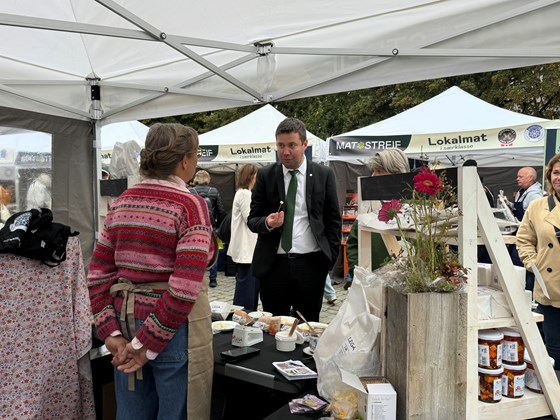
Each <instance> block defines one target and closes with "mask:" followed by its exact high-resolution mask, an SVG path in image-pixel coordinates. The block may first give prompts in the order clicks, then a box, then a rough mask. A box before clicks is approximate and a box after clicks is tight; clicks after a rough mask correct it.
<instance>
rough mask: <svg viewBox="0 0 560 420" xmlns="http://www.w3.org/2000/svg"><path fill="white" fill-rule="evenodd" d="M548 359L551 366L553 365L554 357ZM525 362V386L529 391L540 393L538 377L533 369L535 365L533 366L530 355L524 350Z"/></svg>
mask: <svg viewBox="0 0 560 420" xmlns="http://www.w3.org/2000/svg"><path fill="white" fill-rule="evenodd" d="M549 359H550V363H551V364H552V366H554V359H553V358H552V357H549ZM525 363H527V371H526V372H525V387H526V388H527V389H530V390H531V391H534V392H538V393H539V394H542V393H543V390H542V388H541V384H540V382H539V378H537V372H536V371H535V367H534V366H533V362H532V361H531V357H530V356H529V353H528V352H527V351H525Z"/></svg>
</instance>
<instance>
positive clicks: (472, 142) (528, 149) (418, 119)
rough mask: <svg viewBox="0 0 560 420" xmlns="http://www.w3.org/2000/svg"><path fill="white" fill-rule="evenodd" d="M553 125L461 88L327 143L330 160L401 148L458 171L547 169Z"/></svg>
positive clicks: (411, 156)
mask: <svg viewBox="0 0 560 420" xmlns="http://www.w3.org/2000/svg"><path fill="white" fill-rule="evenodd" d="M557 125H558V121H550V120H546V119H542V118H536V117H532V116H530V115H524V114H519V113H517V112H512V111H508V110H506V109H502V108H499V107H497V106H494V105H491V104H489V103H488V102H485V101H483V100H481V99H479V98H477V97H475V96H473V95H470V94H468V93H466V92H465V91H463V90H461V89H460V88H458V87H457V86H454V87H451V88H450V89H448V90H446V91H445V92H443V93H441V94H439V95H437V96H434V97H433V98H431V99H429V100H427V101H425V102H423V103H421V104H419V105H417V106H415V107H413V108H410V109H408V110H406V111H404V112H401V113H400V114H397V115H395V116H393V117H391V118H387V119H385V120H383V121H379V122H377V123H375V124H371V125H368V126H367V127H362V128H359V129H357V130H353V131H350V132H348V133H344V134H340V135H337V136H334V137H331V138H330V139H329V159H330V160H346V161H357V160H360V159H365V160H367V159H368V158H370V157H371V156H372V154H373V153H375V152H376V151H379V150H382V149H385V148H390V147H398V148H400V149H402V150H403V151H404V152H405V153H406V154H407V156H409V157H410V158H415V159H420V158H422V159H424V160H430V161H438V162H440V163H441V164H442V165H444V166H457V165H458V164H461V163H462V162H464V161H465V160H467V159H475V160H476V161H477V162H478V164H479V166H492V167H498V166H525V165H534V166H539V165H542V164H543V159H544V143H545V140H544V139H545V128H547V127H553V126H557Z"/></svg>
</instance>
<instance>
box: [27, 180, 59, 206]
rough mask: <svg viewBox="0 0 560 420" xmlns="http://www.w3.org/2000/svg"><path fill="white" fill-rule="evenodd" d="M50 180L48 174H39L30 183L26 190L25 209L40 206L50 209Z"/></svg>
mask: <svg viewBox="0 0 560 420" xmlns="http://www.w3.org/2000/svg"><path fill="white" fill-rule="evenodd" d="M51 187H52V180H51V176H50V175H49V174H41V175H39V176H38V177H37V178H35V180H34V181H33V182H32V183H31V185H30V186H29V189H28V190H27V196H26V199H25V206H26V208H27V209H39V208H42V207H45V208H48V209H52V198H51Z"/></svg>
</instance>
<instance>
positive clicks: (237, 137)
mask: <svg viewBox="0 0 560 420" xmlns="http://www.w3.org/2000/svg"><path fill="white" fill-rule="evenodd" d="M285 118H286V116H285V115H284V114H282V113H281V112H280V111H278V110H277V109H276V108H274V107H273V106H272V105H265V106H263V107H261V108H259V109H257V110H256V111H253V112H251V113H250V114H248V115H246V116H244V117H242V118H240V119H238V120H236V121H233V122H231V123H229V124H226V125H224V126H222V127H220V128H216V129H215V130H212V131H209V132H207V133H204V134H201V135H200V136H199V140H200V148H201V149H202V157H201V158H200V159H199V162H200V163H244V162H250V163H255V162H266V163H270V162H275V161H276V139H275V135H274V133H275V131H276V127H277V126H278V124H280V122H281V121H283V120H284V119H285ZM307 140H308V145H309V146H308V150H310V151H311V157H312V159H313V161H315V162H326V160H327V144H326V143H325V141H324V140H321V139H320V138H319V137H317V136H316V135H314V134H313V133H310V132H309V131H307Z"/></svg>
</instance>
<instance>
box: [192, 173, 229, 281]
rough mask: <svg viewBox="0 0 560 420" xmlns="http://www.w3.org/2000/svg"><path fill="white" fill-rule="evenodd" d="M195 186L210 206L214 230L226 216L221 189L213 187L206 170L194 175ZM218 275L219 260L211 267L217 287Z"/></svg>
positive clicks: (194, 190)
mask: <svg viewBox="0 0 560 420" xmlns="http://www.w3.org/2000/svg"><path fill="white" fill-rule="evenodd" d="M193 183H194V187H193V188H192V191H193V192H195V193H196V194H198V195H200V196H201V197H203V198H204V199H205V200H206V205H207V206H208V212H209V213H210V221H211V223H212V227H213V228H214V232H216V229H217V228H218V226H220V223H222V220H224V217H226V211H225V210H224V205H223V204H222V199H221V197H220V193H219V191H218V190H217V189H216V188H214V187H211V186H210V185H208V184H210V174H209V173H208V172H206V171H204V170H200V171H198V172H197V173H196V175H195V176H194V180H193ZM217 276H218V261H216V262H215V263H214V265H213V266H212V267H210V287H216V286H217V285H218V282H217V280H216V278H217Z"/></svg>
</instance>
